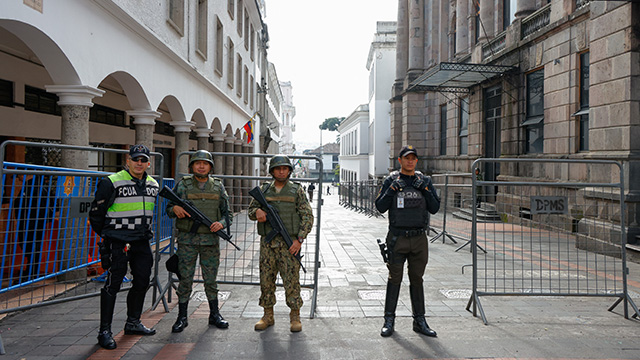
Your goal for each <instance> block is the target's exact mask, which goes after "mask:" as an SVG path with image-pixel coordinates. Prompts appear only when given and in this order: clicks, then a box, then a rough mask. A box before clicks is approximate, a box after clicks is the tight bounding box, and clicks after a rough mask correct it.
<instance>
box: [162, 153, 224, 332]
mask: <svg viewBox="0 0 640 360" xmlns="http://www.w3.org/2000/svg"><path fill="white" fill-rule="evenodd" d="M189 169H190V171H191V172H192V173H193V175H190V176H185V177H183V178H182V179H181V180H180V181H179V182H178V184H177V185H176V186H175V189H174V191H175V193H176V194H178V196H180V197H181V198H183V199H188V200H191V201H192V202H193V204H194V205H195V206H196V207H197V208H198V209H199V210H200V211H202V212H203V213H204V214H205V215H207V216H208V217H209V218H210V219H211V220H212V221H213V224H212V225H211V227H210V228H207V227H206V226H204V225H200V226H199V227H198V228H197V229H193V228H192V226H193V223H194V222H193V221H192V220H190V219H189V214H188V213H187V212H186V211H185V210H184V209H183V208H182V207H180V206H179V205H176V204H174V203H171V202H170V203H169V204H167V209H166V211H167V214H168V215H169V216H170V217H177V218H178V220H177V221H176V228H178V237H177V241H178V251H177V254H178V271H179V272H180V275H181V279H180V284H179V286H178V291H177V295H178V319H177V320H176V322H175V324H173V326H172V328H171V331H172V332H181V331H182V330H184V328H186V327H187V326H188V325H189V323H188V321H187V319H188V316H187V308H188V305H189V298H190V297H191V290H192V286H193V276H194V273H195V267H196V260H197V259H198V255H200V268H201V269H202V275H203V277H204V290H205V293H206V295H207V299H208V300H209V325H215V326H216V327H217V328H220V329H226V328H228V327H229V323H228V322H227V321H225V320H224V318H223V317H222V315H220V311H219V309H218V283H217V282H216V277H217V275H218V266H219V265H220V239H219V238H218V236H217V235H215V234H213V232H215V231H218V230H220V229H223V228H224V227H226V226H227V224H229V225H231V222H232V221H233V220H232V219H233V215H232V213H231V211H230V209H229V195H227V191H226V190H225V189H224V185H223V184H222V181H221V180H220V179H218V178H214V177H210V176H209V173H210V172H211V170H212V169H213V157H212V156H211V154H210V153H209V152H208V151H206V150H198V151H196V152H195V153H194V154H193V155H192V156H191V160H190V161H189ZM194 230H195V232H193V231H194Z"/></svg>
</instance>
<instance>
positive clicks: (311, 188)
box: [307, 183, 322, 202]
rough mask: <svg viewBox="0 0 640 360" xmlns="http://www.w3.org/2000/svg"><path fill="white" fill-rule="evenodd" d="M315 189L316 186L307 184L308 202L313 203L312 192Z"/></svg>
mask: <svg viewBox="0 0 640 360" xmlns="http://www.w3.org/2000/svg"><path fill="white" fill-rule="evenodd" d="M315 189H316V186H315V185H313V183H311V184H309V187H307V192H308V193H309V202H313V190H315ZM320 190H322V189H320Z"/></svg>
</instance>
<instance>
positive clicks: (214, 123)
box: [211, 118, 222, 134]
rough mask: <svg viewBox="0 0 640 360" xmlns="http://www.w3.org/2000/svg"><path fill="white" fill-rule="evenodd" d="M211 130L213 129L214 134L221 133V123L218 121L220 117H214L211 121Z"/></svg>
mask: <svg viewBox="0 0 640 360" xmlns="http://www.w3.org/2000/svg"><path fill="white" fill-rule="evenodd" d="M211 130H213V133H214V134H221V133H222V124H221V123H220V119H218V118H214V119H213V121H212V122H211Z"/></svg>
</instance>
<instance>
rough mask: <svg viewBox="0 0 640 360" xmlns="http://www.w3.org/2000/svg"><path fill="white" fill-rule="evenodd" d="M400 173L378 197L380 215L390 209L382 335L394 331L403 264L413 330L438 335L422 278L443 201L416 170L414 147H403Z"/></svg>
mask: <svg viewBox="0 0 640 360" xmlns="http://www.w3.org/2000/svg"><path fill="white" fill-rule="evenodd" d="M398 162H399V163H400V171H394V172H392V173H391V174H390V175H389V176H388V177H387V178H386V179H385V180H384V182H383V184H382V188H381V189H380V193H379V194H378V197H377V198H376V202H375V203H376V208H377V209H378V211H380V212H381V213H384V212H386V211H387V210H389V231H388V232H387V238H386V241H387V249H388V253H387V256H388V264H387V268H388V269H389V278H388V280H387V294H386V298H385V304H384V325H383V326H382V330H381V331H380V335H382V336H385V337H386V336H391V334H393V331H394V322H395V317H396V306H397V304H398V296H399V294H400V285H401V283H402V273H403V271H404V263H405V261H407V262H408V273H409V284H410V285H409V293H410V296H411V307H412V309H413V331H415V332H418V333H420V334H423V335H426V336H433V337H435V336H436V332H435V331H433V330H432V329H430V328H429V325H428V324H427V321H426V319H425V317H424V314H425V304H424V289H423V287H422V282H423V281H422V276H423V275H424V270H425V268H426V266H427V262H428V261H429V242H428V241H427V235H426V230H427V229H428V228H429V213H431V214H435V213H437V212H438V210H439V209H440V199H439V198H438V195H437V194H436V191H435V188H434V187H433V184H432V183H431V178H430V177H429V176H425V175H423V174H422V173H420V172H419V171H416V165H417V163H418V153H417V151H416V149H415V148H414V147H413V146H410V145H409V146H404V147H403V148H402V149H401V150H400V154H399V155H398Z"/></svg>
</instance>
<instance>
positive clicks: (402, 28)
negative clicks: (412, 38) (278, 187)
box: [396, 0, 409, 82]
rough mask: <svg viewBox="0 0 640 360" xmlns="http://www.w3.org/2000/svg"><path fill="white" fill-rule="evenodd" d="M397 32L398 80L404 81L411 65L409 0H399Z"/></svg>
mask: <svg viewBox="0 0 640 360" xmlns="http://www.w3.org/2000/svg"><path fill="white" fill-rule="evenodd" d="M397 28H398V30H397V32H396V81H400V82H402V81H404V77H405V76H406V75H407V69H408V67H409V60H408V59H409V57H408V56H409V52H408V49H409V13H408V4H407V0H398V25H397Z"/></svg>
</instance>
